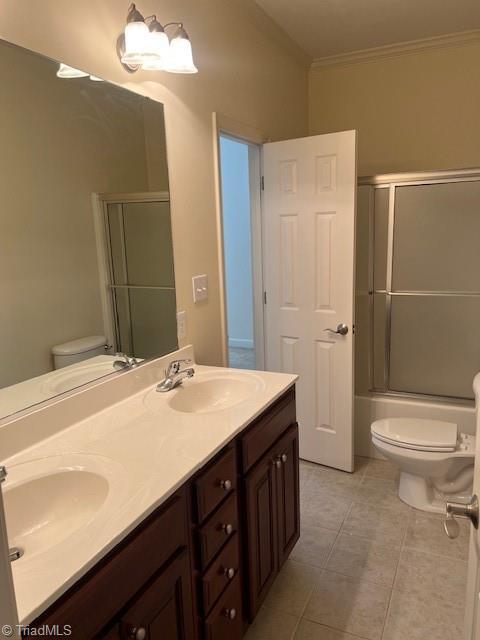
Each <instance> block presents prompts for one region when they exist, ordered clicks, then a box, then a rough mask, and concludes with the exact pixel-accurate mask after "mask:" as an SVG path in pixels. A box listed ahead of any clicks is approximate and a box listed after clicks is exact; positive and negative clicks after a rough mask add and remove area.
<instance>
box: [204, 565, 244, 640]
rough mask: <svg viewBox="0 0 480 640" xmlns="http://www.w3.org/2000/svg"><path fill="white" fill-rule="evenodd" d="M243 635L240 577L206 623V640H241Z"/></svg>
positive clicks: (232, 584) (231, 585)
mask: <svg viewBox="0 0 480 640" xmlns="http://www.w3.org/2000/svg"><path fill="white" fill-rule="evenodd" d="M242 635H243V616H242V593H241V590H240V579H239V578H238V576H237V577H236V578H235V579H234V580H233V582H232V583H231V584H230V585H229V587H228V589H227V590H226V591H225V593H224V594H223V596H222V597H221V598H220V600H219V601H218V603H217V604H216V605H215V607H214V608H213V611H212V613H211V614H210V615H209V616H208V618H207V619H206V621H205V638H206V640H226V638H228V640H240V639H241V637H242Z"/></svg>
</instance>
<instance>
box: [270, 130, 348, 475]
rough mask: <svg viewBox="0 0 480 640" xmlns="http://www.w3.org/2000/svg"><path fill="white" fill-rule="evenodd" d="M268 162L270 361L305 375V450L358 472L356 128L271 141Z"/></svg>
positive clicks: (300, 404)
mask: <svg viewBox="0 0 480 640" xmlns="http://www.w3.org/2000/svg"><path fill="white" fill-rule="evenodd" d="M263 162H264V189H265V192H264V202H263V204H264V278H265V291H266V306H265V331H266V340H265V341H266V367H267V369H269V370H271V371H285V372H291V373H297V374H299V375H300V380H299V383H298V385H297V414H298V421H299V425H300V456H301V457H302V458H303V459H305V460H311V461H313V462H318V463H320V464H324V465H328V466H331V467H336V468H338V469H343V470H345V471H353V320H354V319H353V313H354V304H353V300H354V264H355V262H354V260H355V194H356V182H357V175H356V132H355V131H344V132H341V133H331V134H327V135H321V136H310V137H308V138H299V139H296V140H285V141H283V142H274V143H270V144H266V145H264V155H263ZM341 325H345V327H343V328H342V327H341ZM337 327H340V330H339V332H338V333H335V332H334V331H337ZM330 329H331V330H333V331H330ZM346 330H347V331H348V332H347V333H346V334H343V331H346Z"/></svg>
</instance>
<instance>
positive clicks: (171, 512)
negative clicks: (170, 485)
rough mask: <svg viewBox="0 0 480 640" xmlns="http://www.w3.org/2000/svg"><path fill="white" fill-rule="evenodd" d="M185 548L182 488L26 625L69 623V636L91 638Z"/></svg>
mask: <svg viewBox="0 0 480 640" xmlns="http://www.w3.org/2000/svg"><path fill="white" fill-rule="evenodd" d="M172 531H174V532H175V535H172ZM185 546H187V527H186V499H185V491H184V490H181V491H180V492H179V493H178V494H176V495H175V496H174V497H173V498H172V499H171V500H170V501H169V502H168V503H167V505H166V506H165V507H163V508H161V510H160V511H159V513H158V514H154V515H153V516H151V517H150V518H149V519H148V520H147V522H146V523H145V524H142V525H141V526H140V527H139V529H138V531H134V532H133V533H132V534H130V536H129V537H128V538H127V539H126V541H124V542H123V543H120V545H119V548H117V549H115V550H114V551H113V552H112V553H111V554H110V555H108V556H107V557H106V558H105V559H104V560H103V561H100V563H99V564H98V565H97V566H95V567H94V568H93V569H92V571H91V572H90V573H88V574H87V575H86V576H85V577H84V578H82V579H81V580H80V581H79V582H78V583H76V584H75V585H74V586H73V587H72V588H71V589H70V590H69V591H67V593H66V594H65V595H64V596H63V597H62V598H60V600H59V601H58V602H57V603H55V604H54V605H53V606H52V607H51V608H50V609H48V610H47V611H46V612H45V613H44V614H42V615H41V616H40V617H39V618H38V619H37V620H35V622H34V623H33V624H32V627H35V626H39V625H48V624H52V625H53V624H55V625H71V627H72V637H74V638H75V640H91V638H93V637H95V636H96V635H97V634H98V633H99V632H100V630H101V629H102V628H103V627H104V626H105V623H106V622H107V621H108V620H112V618H114V616H115V615H116V614H117V613H118V611H120V609H122V607H124V606H125V604H126V603H127V602H128V601H129V600H130V599H131V598H132V597H133V596H134V595H135V594H136V593H137V592H138V590H139V589H141V588H142V587H143V586H144V585H145V583H146V582H147V581H148V580H149V579H150V578H151V577H152V576H153V574H154V573H156V572H157V571H158V569H159V568H160V567H161V566H162V565H163V564H164V563H165V562H166V561H167V560H168V559H169V558H171V557H172V556H173V555H174V553H175V552H176V551H177V550H178V549H179V548H181V547H185ZM125 576H128V579H125ZM107 637H108V638H109V637H110V636H107ZM112 637H115V636H114V635H113V636H112Z"/></svg>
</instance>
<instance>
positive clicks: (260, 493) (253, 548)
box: [245, 453, 278, 620]
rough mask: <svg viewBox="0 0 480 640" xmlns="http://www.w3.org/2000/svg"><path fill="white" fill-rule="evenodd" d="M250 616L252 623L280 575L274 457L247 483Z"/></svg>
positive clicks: (260, 465) (258, 467) (264, 461)
mask: <svg viewBox="0 0 480 640" xmlns="http://www.w3.org/2000/svg"><path fill="white" fill-rule="evenodd" d="M245 496H246V509H247V549H248V554H247V557H248V583H249V584H248V586H249V589H248V591H249V616H250V620H253V618H254V616H255V615H256V613H257V611H258V609H259V607H260V605H261V603H262V601H263V599H264V598H265V596H266V594H267V592H268V589H269V588H270V586H271V584H272V582H273V580H274V579H275V576H276V574H277V544H278V542H277V540H278V536H277V526H278V525H277V499H276V476H275V465H274V460H273V453H272V455H269V454H267V455H265V457H264V458H262V460H261V461H260V462H259V463H258V464H257V465H256V466H255V467H254V468H253V470H252V471H250V473H249V474H248V475H247V477H246V481H245Z"/></svg>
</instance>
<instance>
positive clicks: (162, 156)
mask: <svg viewBox="0 0 480 640" xmlns="http://www.w3.org/2000/svg"><path fill="white" fill-rule="evenodd" d="M0 49H1V51H0V69H1V77H2V80H3V86H4V87H5V88H6V89H5V91H2V102H1V110H2V114H1V117H2V123H3V127H2V152H1V155H0V176H1V177H0V191H1V203H2V206H1V208H0V219H1V233H0V242H1V250H0V273H1V291H2V302H3V304H2V309H1V312H0V314H1V327H2V337H1V341H0V344H1V347H0V418H2V417H5V416H7V415H10V414H12V413H14V412H16V411H20V410H22V409H25V408H27V407H29V406H31V405H33V404H37V403H39V402H43V401H45V400H47V399H49V398H51V397H53V396H55V395H57V394H60V393H64V392H66V391H69V390H71V389H73V388H75V387H78V386H80V385H82V384H85V383H88V382H90V381H92V380H94V379H96V378H99V377H101V376H105V375H109V374H111V373H113V372H115V371H116V370H118V367H119V366H120V365H117V368H114V366H113V363H114V361H115V360H116V359H117V358H115V354H116V352H124V353H126V354H128V355H129V356H133V357H135V358H137V359H138V360H143V359H146V358H151V357H154V356H159V355H163V354H165V353H168V352H170V351H173V350H175V349H176V348H177V329H176V301H175V282H174V267H173V250H172V236H171V221H170V197H169V187H168V168H167V157H166V147H165V129H164V118H163V106H162V105H161V104H160V103H158V102H155V101H152V100H150V99H148V98H143V97H142V96H139V95H137V94H135V93H131V92H129V91H126V90H124V89H121V88H119V87H116V86H114V85H112V84H109V83H107V82H103V81H100V80H99V79H95V78H93V77H91V76H88V75H87V76H85V77H79V78H59V77H57V71H58V68H59V64H58V63H57V62H54V61H52V60H49V59H46V58H44V57H42V56H39V55H37V54H34V53H32V52H30V51H27V50H25V49H22V48H19V47H17V46H14V45H11V44H9V43H6V42H0Z"/></svg>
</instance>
